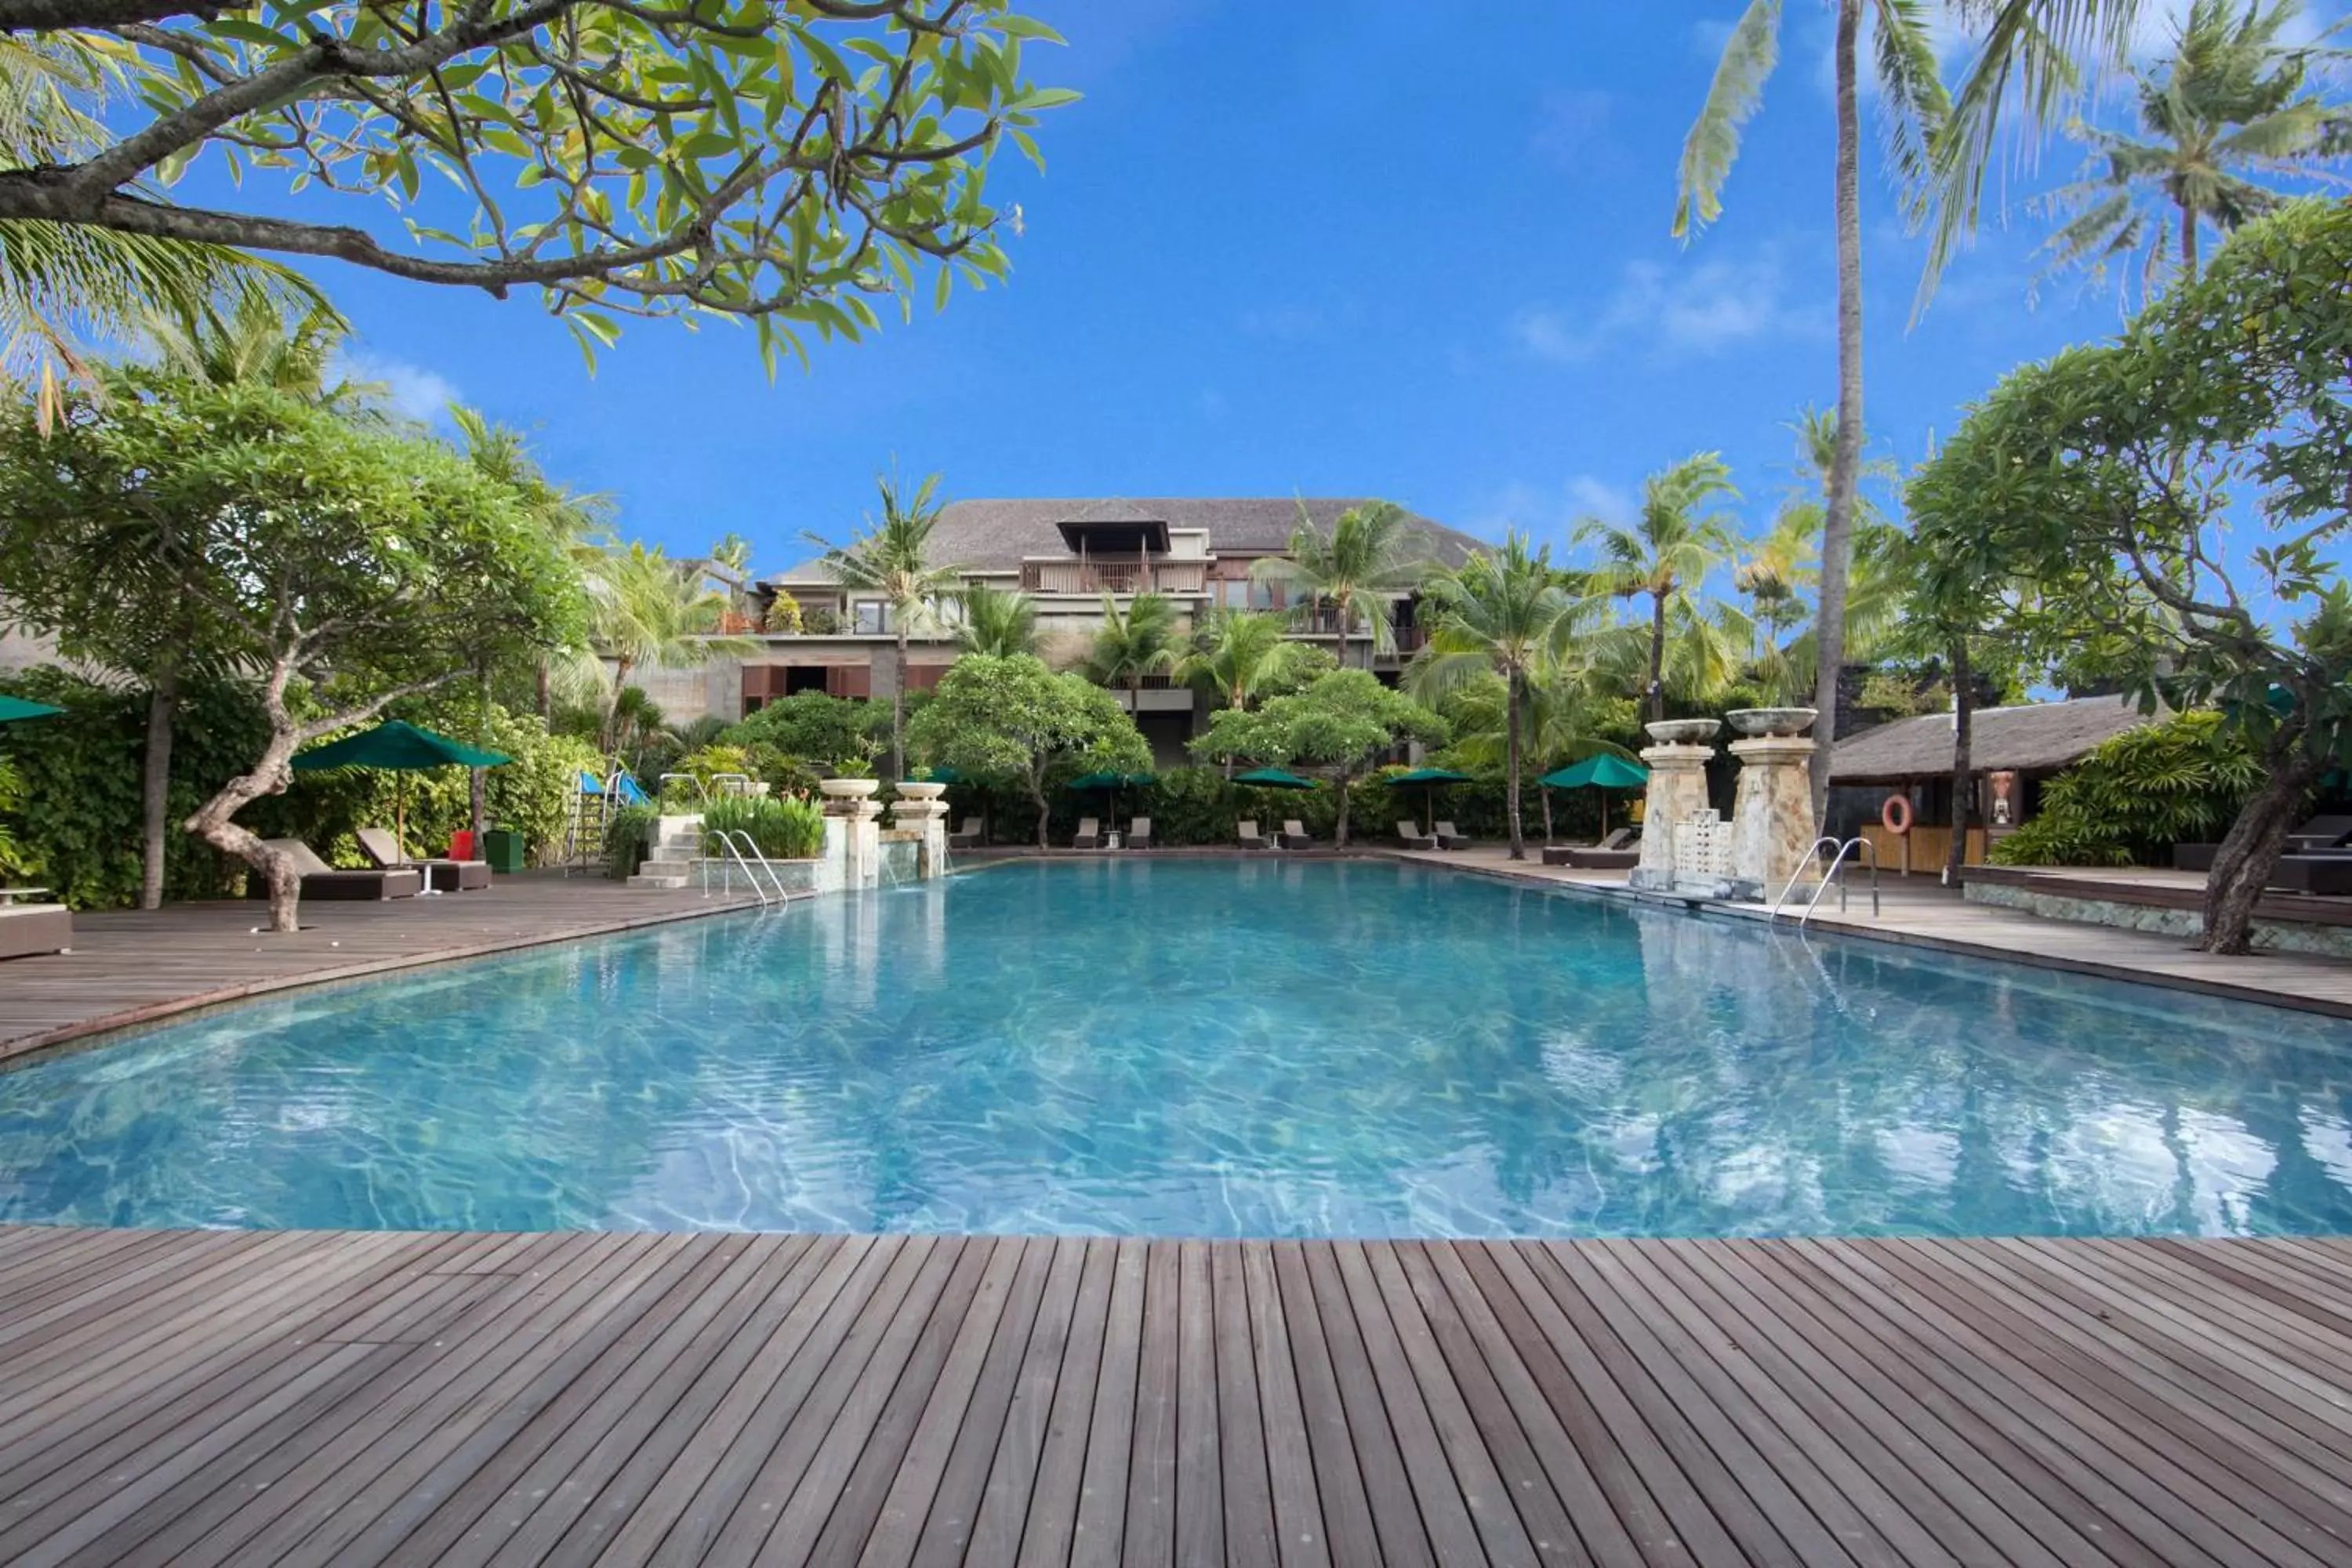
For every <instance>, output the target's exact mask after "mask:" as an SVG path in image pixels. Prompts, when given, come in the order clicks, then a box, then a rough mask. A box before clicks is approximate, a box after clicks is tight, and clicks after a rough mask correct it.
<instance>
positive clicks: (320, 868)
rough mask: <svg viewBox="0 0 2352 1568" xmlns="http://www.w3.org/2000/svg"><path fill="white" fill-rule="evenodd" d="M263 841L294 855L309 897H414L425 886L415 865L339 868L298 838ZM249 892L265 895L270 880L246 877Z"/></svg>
mask: <svg viewBox="0 0 2352 1568" xmlns="http://www.w3.org/2000/svg"><path fill="white" fill-rule="evenodd" d="M262 842H264V843H266V844H268V846H269V847H271V848H272V849H276V850H279V851H281V852H283V853H285V854H287V855H290V856H292V857H293V858H294V868H295V870H296V871H297V872H298V873H299V874H300V876H301V878H302V896H303V897H304V898H306V899H341V900H356V901H358V902H361V903H377V902H381V901H383V900H386V899H413V898H415V896H416V895H417V893H418V892H420V891H421V890H423V889H424V887H425V873H424V872H423V871H421V870H418V869H417V868H415V867H413V866H407V867H403V868H400V869H398V870H394V871H382V870H376V871H339V870H337V869H335V868H333V867H332V866H330V865H328V864H327V863H326V862H325V861H324V860H321V859H320V858H319V854H318V851H317V850H315V849H312V848H311V847H310V846H309V845H308V844H305V843H303V842H302V841H301V840H300V839H299V838H268V839H264V840H263V841H262ZM245 891H246V896H247V898H253V899H266V898H268V896H269V884H268V883H267V882H265V881H263V880H262V879H260V878H259V877H248V878H247V879H246V889H245Z"/></svg>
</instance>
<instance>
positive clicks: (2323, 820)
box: [2172, 816, 2352, 887]
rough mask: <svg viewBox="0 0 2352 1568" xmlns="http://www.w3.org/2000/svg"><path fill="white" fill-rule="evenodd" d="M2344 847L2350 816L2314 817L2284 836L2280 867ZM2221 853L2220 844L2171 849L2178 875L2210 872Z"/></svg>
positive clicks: (2351, 836)
mask: <svg viewBox="0 0 2352 1568" xmlns="http://www.w3.org/2000/svg"><path fill="white" fill-rule="evenodd" d="M2347 844H2352V816H2315V817H2312V818H2310V819H2309V820H2308V821H2305V822H2304V823H2302V824H2301V825H2300V826H2297V827H2296V828H2295V829H2294V832H2292V833H2289V834H2288V835H2287V836H2286V854H2285V856H2284V857H2282V864H2284V861H2285V860H2286V859H2290V858H2294V857H2295V856H2299V855H2325V854H2327V853H2328V852H2330V851H2340V850H2342V849H2344V847H2345V846H2346V845H2347ZM2220 853H2221V846H2220V845H2219V844H2176V845H2174V846H2173V847H2172V864H2173V867H2174V868H2175V869H2177V870H2181V871H2210V870H2211V869H2212V868H2213V857H2214V856H2216V855H2218V854H2220ZM2278 885H2279V886H2281V887H2284V886H2285V885H2286V884H2285V883H2284V882H2282V883H2280V884H2278Z"/></svg>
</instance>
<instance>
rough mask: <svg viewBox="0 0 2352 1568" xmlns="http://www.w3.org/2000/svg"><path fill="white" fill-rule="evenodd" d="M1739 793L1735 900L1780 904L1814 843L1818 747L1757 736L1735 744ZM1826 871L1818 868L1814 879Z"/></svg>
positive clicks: (1734, 827) (1734, 824)
mask: <svg viewBox="0 0 2352 1568" xmlns="http://www.w3.org/2000/svg"><path fill="white" fill-rule="evenodd" d="M1731 754H1732V755H1733V756H1735V757H1737V758H1738V759H1739V792H1738V797H1737V801H1736V804H1735V805H1733V807H1732V814H1731V881H1732V888H1733V890H1732V897H1734V898H1739V899H1775V898H1778V897H1780V889H1783V888H1785V887H1787V886H1788V885H1789V879H1790V878H1791V877H1794V876H1795V875H1796V874H1797V868H1798V866H1799V865H1801V863H1802V862H1803V860H1804V858H1805V852H1806V851H1807V850H1808V849H1810V848H1811V847H1812V843H1813V796H1812V786H1811V778H1810V774H1809V773H1808V770H1809V769H1810V768H1811V765H1812V755H1813V742H1811V740H1809V739H1807V738H1806V737H1804V736H1802V735H1757V736H1753V737H1751V738H1749V739H1748V740H1744V741H1734V742H1731ZM1823 869H1825V868H1823V867H1822V866H1821V865H1819V864H1818V863H1816V864H1815V865H1814V866H1813V867H1812V868H1811V871H1810V872H1809V873H1808V875H1809V876H1810V877H1812V878H1818V877H1820V875H1821V874H1822V870H1823Z"/></svg>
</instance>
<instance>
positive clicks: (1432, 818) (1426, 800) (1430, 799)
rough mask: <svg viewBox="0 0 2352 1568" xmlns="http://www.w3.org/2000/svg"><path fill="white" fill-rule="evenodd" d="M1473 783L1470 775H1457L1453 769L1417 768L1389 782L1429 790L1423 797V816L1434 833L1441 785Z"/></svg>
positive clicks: (1398, 775) (1400, 774)
mask: <svg viewBox="0 0 2352 1568" xmlns="http://www.w3.org/2000/svg"><path fill="white" fill-rule="evenodd" d="M1471 782H1473V781H1472V779H1471V777H1470V775H1469V774H1468V773H1455V772H1454V770H1453V769H1452V768H1415V769H1413V770H1412V772H1411V773H1399V774H1397V775H1396V777H1394V778H1392V779H1391V780H1389V783H1390V784H1392V785H1393V784H1421V785H1423V787H1425V788H1426V789H1427V791H1428V794H1427V795H1423V797H1422V802H1421V805H1422V816H1423V819H1424V820H1425V821H1427V822H1428V823H1429V824H1430V829H1429V830H1430V831H1431V832H1432V833H1434V832H1436V831H1437V827H1436V823H1437V789H1438V786H1439V785H1440V784H1469V783H1471Z"/></svg>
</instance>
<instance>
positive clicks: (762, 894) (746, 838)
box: [702, 826, 793, 909]
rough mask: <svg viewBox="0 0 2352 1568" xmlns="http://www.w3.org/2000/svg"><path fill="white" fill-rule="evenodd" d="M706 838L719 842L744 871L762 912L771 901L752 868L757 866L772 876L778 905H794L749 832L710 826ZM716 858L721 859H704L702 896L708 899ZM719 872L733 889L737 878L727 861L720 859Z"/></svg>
mask: <svg viewBox="0 0 2352 1568" xmlns="http://www.w3.org/2000/svg"><path fill="white" fill-rule="evenodd" d="M702 836H703V837H704V838H705V839H709V838H716V839H718V840H719V847H720V848H722V849H724V850H726V851H727V853H728V855H729V856H730V857H731V858H733V860H734V862H735V864H736V865H738V866H740V867H742V868H743V879H744V880H746V881H748V882H750V883H751V891H752V893H753V894H755V895H756V896H757V897H758V898H759V900H760V907H761V909H766V908H768V907H769V902H770V900H769V898H768V889H766V888H763V887H761V885H760V877H759V873H758V872H756V871H754V870H752V869H751V868H752V866H753V865H754V864H757V865H758V866H759V867H760V868H761V869H762V870H765V871H766V872H767V873H768V881H769V882H770V884H771V885H772V886H773V887H774V889H775V890H776V896H775V900H774V901H775V902H777V903H780V904H790V903H791V902H792V901H793V896H792V894H791V893H789V892H787V891H786V890H785V889H784V879H783V878H782V876H781V875H780V874H778V872H777V870H776V868H775V864H774V863H773V862H772V861H771V860H770V859H769V858H768V857H767V856H766V855H765V854H764V853H763V852H761V848H760V846H759V843H758V841H757V840H755V839H754V838H753V837H751V835H750V834H749V833H746V832H744V831H743V830H742V829H741V828H732V829H730V828H725V827H709V826H706V827H704V828H703V830H702ZM739 838H740V839H741V840H742V841H743V842H742V845H741V846H740V847H738V846H737V844H736V842H735V841H736V840H737V839H739ZM747 849H748V850H749V851H751V853H750V855H749V857H748V858H747V857H746V856H745V854H744V851H745V850H747ZM716 859H719V857H717V856H715V855H709V854H705V855H704V856H703V857H702V896H703V897H704V898H706V899H707V898H709V896H710V862H711V861H713V860H716ZM719 870H720V872H721V874H722V875H723V876H725V877H726V879H727V880H726V885H727V886H728V887H729V888H732V887H733V885H734V877H733V874H732V873H731V872H729V871H728V870H727V862H726V861H724V860H719Z"/></svg>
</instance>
